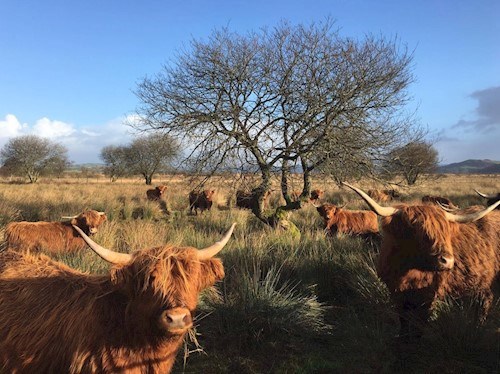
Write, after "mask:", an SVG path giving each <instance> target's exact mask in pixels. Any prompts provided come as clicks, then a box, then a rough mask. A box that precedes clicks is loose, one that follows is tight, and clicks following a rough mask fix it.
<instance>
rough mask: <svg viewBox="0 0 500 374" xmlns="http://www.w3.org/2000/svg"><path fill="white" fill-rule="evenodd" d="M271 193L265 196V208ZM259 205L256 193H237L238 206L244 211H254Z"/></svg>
mask: <svg viewBox="0 0 500 374" xmlns="http://www.w3.org/2000/svg"><path fill="white" fill-rule="evenodd" d="M270 195H271V191H266V192H265V194H264V200H263V206H264V207H265V206H266V205H267V201H268V200H269V196H270ZM257 204H258V201H257V194H256V193H255V192H253V191H252V192H245V191H242V190H238V191H236V206H237V207H238V208H243V209H253V208H254V207H255V206H256V205H257Z"/></svg>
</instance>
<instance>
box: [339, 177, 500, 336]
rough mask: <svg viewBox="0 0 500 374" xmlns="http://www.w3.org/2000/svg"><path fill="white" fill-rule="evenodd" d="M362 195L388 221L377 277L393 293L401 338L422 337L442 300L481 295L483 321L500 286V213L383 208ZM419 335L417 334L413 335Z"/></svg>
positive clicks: (422, 207)
mask: <svg viewBox="0 0 500 374" xmlns="http://www.w3.org/2000/svg"><path fill="white" fill-rule="evenodd" d="M344 184H345V185H346V186H348V187H349V188H351V189H353V190H354V191H355V192H356V193H357V194H358V195H360V196H361V197H362V198H363V199H364V200H365V201H366V203H367V204H368V205H369V206H370V208H371V209H372V210H373V211H374V212H376V213H377V214H378V215H379V216H382V217H384V218H383V219H382V222H381V224H382V245H381V249H380V256H379V260H378V264H377V273H378V275H379V277H380V278H381V279H382V280H383V281H384V282H385V284H386V285H387V287H388V288H389V292H390V293H391V296H392V299H393V300H394V302H395V304H396V307H397V310H398V312H399V315H400V321H401V334H402V335H403V336H408V335H416V336H418V335H420V333H421V328H420V327H419V326H421V323H417V324H416V325H415V326H414V325H413V321H420V322H424V321H426V320H427V319H428V318H429V316H430V314H431V311H432V309H433V307H434V305H435V302H436V301H437V300H442V299H443V298H445V297H446V296H451V297H454V298H457V297H463V296H468V295H480V296H481V297H482V299H483V300H484V303H483V308H484V311H483V312H484V313H483V315H484V316H486V314H487V313H488V310H489V308H490V307H491V304H492V301H493V298H494V295H493V290H495V288H496V289H497V290H498V287H499V286H500V285H499V284H498V283H499V282H500V212H492V211H493V210H494V209H495V208H496V207H497V206H498V205H500V201H498V202H496V203H495V204H493V205H491V206H489V207H488V208H487V209H482V208H480V207H472V208H470V209H469V210H467V211H464V212H462V213H461V214H460V215H458V214H452V213H450V212H447V211H444V210H443V209H441V208H440V207H438V206H435V205H403V204H400V205H397V206H394V207H384V206H380V205H379V204H378V203H377V202H375V201H374V200H373V199H372V198H371V197H370V196H368V195H367V194H366V193H364V192H363V191H362V190H360V189H358V188H356V187H353V186H351V185H349V184H347V183H344ZM413 329H415V330H413Z"/></svg>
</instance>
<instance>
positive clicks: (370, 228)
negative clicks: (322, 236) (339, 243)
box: [315, 204, 379, 239]
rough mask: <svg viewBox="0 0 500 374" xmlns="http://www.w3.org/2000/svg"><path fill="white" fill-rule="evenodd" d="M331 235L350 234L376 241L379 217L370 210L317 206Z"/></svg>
mask: <svg viewBox="0 0 500 374" xmlns="http://www.w3.org/2000/svg"><path fill="white" fill-rule="evenodd" d="M315 207H316V209H317V211H318V213H319V215H320V216H321V217H322V218H323V220H324V222H325V231H326V232H327V233H328V234H330V235H336V234H341V233H342V234H348V235H354V236H361V237H364V238H366V239H369V238H370V239H374V238H376V237H378V235H379V229H378V221H377V215H376V214H375V213H373V212H371V211H368V210H346V209H343V208H340V207H337V206H335V205H333V204H323V205H320V206H316V205H315Z"/></svg>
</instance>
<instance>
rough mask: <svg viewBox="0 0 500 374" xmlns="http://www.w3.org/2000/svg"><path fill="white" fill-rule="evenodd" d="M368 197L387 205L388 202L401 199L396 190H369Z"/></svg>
mask: <svg viewBox="0 0 500 374" xmlns="http://www.w3.org/2000/svg"><path fill="white" fill-rule="evenodd" d="M368 196H370V197H371V198H372V199H374V200H376V201H379V202H381V203H385V202H387V201H391V200H394V199H397V198H398V197H400V195H399V193H398V192H397V191H396V190H393V189H391V190H368Z"/></svg>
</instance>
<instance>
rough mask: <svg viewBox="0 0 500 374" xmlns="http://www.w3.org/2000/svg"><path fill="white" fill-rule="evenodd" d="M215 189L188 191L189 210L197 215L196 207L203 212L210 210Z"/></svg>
mask: <svg viewBox="0 0 500 374" xmlns="http://www.w3.org/2000/svg"><path fill="white" fill-rule="evenodd" d="M214 194H215V190H203V191H191V192H190V193H189V211H190V213H191V214H192V213H193V210H194V213H195V214H196V215H198V209H199V210H200V211H201V212H203V211H204V210H210V209H211V208H212V204H213V201H212V200H213V197H214Z"/></svg>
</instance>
